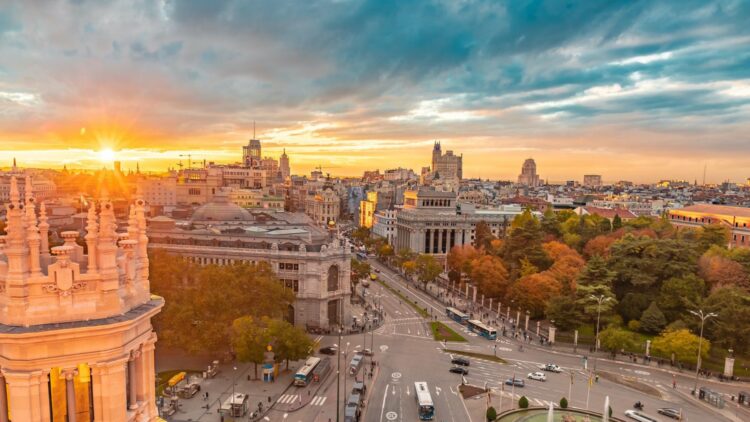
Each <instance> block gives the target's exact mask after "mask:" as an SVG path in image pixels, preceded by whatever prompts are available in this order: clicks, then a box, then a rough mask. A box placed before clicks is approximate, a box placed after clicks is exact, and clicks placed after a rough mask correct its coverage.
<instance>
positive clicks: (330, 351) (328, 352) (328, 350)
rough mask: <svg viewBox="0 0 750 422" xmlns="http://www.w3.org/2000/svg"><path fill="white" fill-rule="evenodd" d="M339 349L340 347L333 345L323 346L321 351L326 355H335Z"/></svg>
mask: <svg viewBox="0 0 750 422" xmlns="http://www.w3.org/2000/svg"><path fill="white" fill-rule="evenodd" d="M337 350H338V349H336V348H335V347H333V346H326V347H321V348H320V350H319V352H320V353H321V354H324V355H335V354H336V351H337Z"/></svg>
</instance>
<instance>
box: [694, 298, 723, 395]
mask: <svg viewBox="0 0 750 422" xmlns="http://www.w3.org/2000/svg"><path fill="white" fill-rule="evenodd" d="M690 313H691V314H693V315H695V316H697V317H698V318H700V319H701V335H700V337H698V360H697V361H696V363H695V385H694V386H693V391H698V371H699V370H700V369H701V346H702V345H703V323H704V322H706V320H707V319H709V318H713V317H717V316H719V314H717V313H714V312H709V313H707V314H704V313H703V309H699V310H698V312H696V311H690Z"/></svg>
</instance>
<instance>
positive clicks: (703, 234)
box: [698, 223, 729, 252]
mask: <svg viewBox="0 0 750 422" xmlns="http://www.w3.org/2000/svg"><path fill="white" fill-rule="evenodd" d="M728 243H729V229H728V228H726V227H725V226H723V225H721V224H718V223H715V224H709V225H706V226H702V227H701V229H700V232H699V237H698V244H699V245H700V250H701V252H703V251H707V250H708V249H709V248H711V246H714V245H716V246H720V247H726V246H727V244H728Z"/></svg>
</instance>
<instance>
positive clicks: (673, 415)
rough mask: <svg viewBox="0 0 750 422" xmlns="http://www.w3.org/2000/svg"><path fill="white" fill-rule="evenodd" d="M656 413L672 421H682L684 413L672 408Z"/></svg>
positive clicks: (662, 409)
mask: <svg viewBox="0 0 750 422" xmlns="http://www.w3.org/2000/svg"><path fill="white" fill-rule="evenodd" d="M656 412H657V413H659V414H661V415H664V416H667V417H670V418H672V419H677V420H678V421H679V420H682V413H681V412H680V411H679V410H677V409H672V408H671V407H662V408H661V409H659V410H657V411H656Z"/></svg>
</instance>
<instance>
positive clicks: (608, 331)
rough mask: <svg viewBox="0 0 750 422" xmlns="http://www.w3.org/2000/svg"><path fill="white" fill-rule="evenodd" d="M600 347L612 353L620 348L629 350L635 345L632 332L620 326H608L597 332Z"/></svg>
mask: <svg viewBox="0 0 750 422" xmlns="http://www.w3.org/2000/svg"><path fill="white" fill-rule="evenodd" d="M599 341H600V343H601V347H602V348H603V349H605V350H609V351H610V352H612V353H613V354H615V353H618V352H620V351H621V350H631V349H633V348H634V347H635V344H636V340H635V336H634V335H633V333H631V332H630V331H627V330H623V329H622V328H618V327H615V326H609V327H607V328H605V329H604V330H603V331H601V332H600V333H599Z"/></svg>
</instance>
